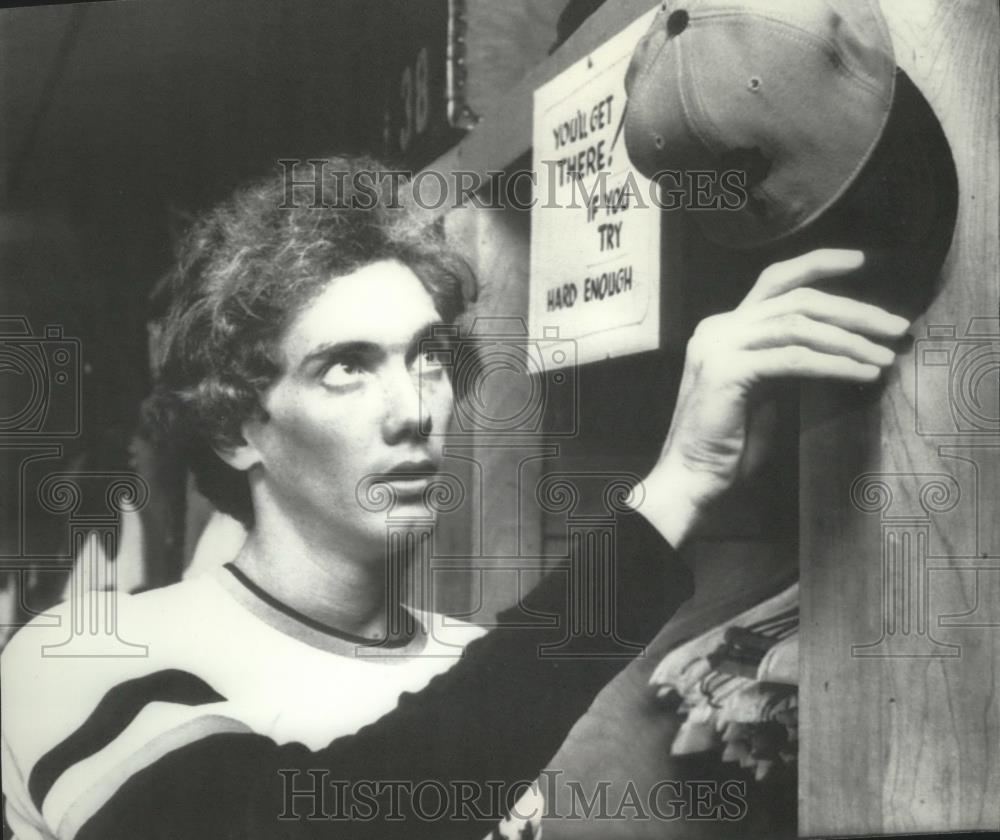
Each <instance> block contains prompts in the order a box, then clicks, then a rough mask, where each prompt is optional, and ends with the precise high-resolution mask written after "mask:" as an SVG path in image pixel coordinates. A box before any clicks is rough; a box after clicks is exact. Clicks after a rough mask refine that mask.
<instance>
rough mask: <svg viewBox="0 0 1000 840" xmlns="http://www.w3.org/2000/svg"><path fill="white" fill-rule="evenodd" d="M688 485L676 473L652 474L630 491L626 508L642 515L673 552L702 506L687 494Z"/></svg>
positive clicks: (695, 521)
mask: <svg viewBox="0 0 1000 840" xmlns="http://www.w3.org/2000/svg"><path fill="white" fill-rule="evenodd" d="M688 485H689V482H688V481H685V480H684V479H683V477H681V476H679V475H676V474H669V473H665V474H658V473H657V472H656V471H654V472H653V473H651V474H650V475H649V477H647V478H646V479H645V480H644V481H642V482H641V483H640V484H638V485H637V486H636V487H635V488H633V490H632V494H631V496H630V498H629V500H628V504H629V507H631V508H632V509H633V510H635V511H637V512H638V513H640V514H642V516H644V517H645V518H646V520H647V521H648V522H649V523H650V524H651V525H652V526H653V527H654V528H656V530H657V531H659V532H660V534H661V535H662V536H663V538H664V539H665V540H666V541H667V542H668V543H670V545H671V546H673V547H674V548H675V549H677V548H680V547H681V545H682V544H683V543H684V542H685V541H686V540H687V539H688V537H689V536H690V534H691V532H692V530H693V529H694V527H695V525H696V524H697V522H698V520H699V519H700V517H701V510H702V506H701V505H699V504H697V503H696V502H695V500H694V498H693V497H692V495H691V494H690V492H689V487H688Z"/></svg>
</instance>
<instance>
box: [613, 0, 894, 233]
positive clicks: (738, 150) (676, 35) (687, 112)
mask: <svg viewBox="0 0 1000 840" xmlns="http://www.w3.org/2000/svg"><path fill="white" fill-rule="evenodd" d="M895 83H896V64H895V59H894V57H893V50H892V41H891V38H890V35H889V30H888V26H887V25H886V22H885V18H884V17H883V16H882V12H881V9H880V8H879V6H878V2H877V0H743V2H739V1H738V0H735V1H734V0H728V2H727V0H666V2H664V3H662V4H661V6H660V9H659V11H658V13H657V15H656V17H655V19H654V20H653V23H652V26H651V27H650V29H649V31H648V32H647V33H646V34H645V36H644V37H643V38H642V40H641V41H640V43H639V44H638V46H637V48H636V50H635V52H634V53H633V56H632V59H631V63H630V65H629V68H628V71H627V74H626V79H625V89H626V93H627V95H628V108H627V112H626V115H625V126H624V136H625V143H626V147H627V149H628V153H629V157H630V158H631V160H632V163H633V165H634V166H635V167H636V169H637V170H638V171H640V172H641V173H642V174H643V175H645V176H647V177H650V178H653V179H654V180H655V179H656V178H657V177H658V174H659V173H663V172H665V171H671V172H677V171H680V172H681V173H682V174H683V173H688V174H690V173H692V172H698V171H701V172H712V173H719V174H721V173H722V172H725V171H729V170H737V171H742V172H743V173H744V176H743V177H745V187H746V190H747V193H748V200H747V201H746V203H745V204H744V205H743V206H742V207H740V208H739V209H718V210H716V209H706V210H699V211H698V212H697V213H696V214H695V215H696V216H697V220H698V222H699V224H700V227H701V229H702V231H703V233H704V234H705V236H706V237H707V238H708V239H709V240H712V241H714V242H716V243H719V244H722V245H726V246H728V247H730V248H738V249H745V248H754V247H757V246H760V245H764V244H767V243H771V242H775V241H776V240H780V239H782V238H784V237H787V236H789V235H791V234H794V233H796V232H797V231H800V230H801V229H803V228H804V227H806V226H807V225H809V224H810V223H811V222H812V221H813V220H814V219H816V218H817V217H819V216H820V215H821V214H823V212H824V211H825V210H826V209H827V208H829V207H830V206H831V205H833V204H834V203H835V202H837V200H838V199H839V198H840V197H841V196H842V195H843V194H844V193H845V192H846V191H847V190H848V188H849V187H850V186H851V184H852V183H853V182H854V180H855V179H856V178H857V177H858V175H859V174H860V173H861V172H862V170H863V169H864V168H865V165H866V163H867V162H868V160H869V159H870V158H871V156H872V154H873V152H874V151H875V149H876V147H877V146H878V144H879V141H880V139H881V138H882V135H883V132H884V130H885V127H886V123H887V121H888V119H889V115H890V112H891V109H892V105H893V97H894V90H895ZM715 183H716V184H718V183H719V179H716V181H715Z"/></svg>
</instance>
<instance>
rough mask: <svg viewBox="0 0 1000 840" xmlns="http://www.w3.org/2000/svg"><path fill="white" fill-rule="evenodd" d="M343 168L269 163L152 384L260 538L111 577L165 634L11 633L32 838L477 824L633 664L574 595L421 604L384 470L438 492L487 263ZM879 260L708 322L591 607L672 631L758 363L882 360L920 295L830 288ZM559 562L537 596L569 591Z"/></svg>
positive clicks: (201, 237)
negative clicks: (685, 547)
mask: <svg viewBox="0 0 1000 840" xmlns="http://www.w3.org/2000/svg"><path fill="white" fill-rule="evenodd" d="M329 169H330V170H331V171H332V170H335V169H336V170H341V171H344V172H346V173H348V174H347V177H346V178H345V179H343V181H339V182H338V183H340V184H346V185H348V186H347V188H346V189H347V192H346V193H345V194H343V195H341V196H339V197H338V198H339V199H340V201H338V202H331V203H337V204H343V205H347V207H344V208H343V209H339V208H337V207H331V208H327V209H313V207H312V205H311V202H306V201H303V202H301V203H297V204H296V202H292V204H293V205H296V206H293V207H292V208H291V209H283V206H284V207H286V208H287V206H288V202H287V201H286V200H285V196H284V185H283V184H282V183H281V181H280V180H278V179H274V180H272V181H269V182H265V183H262V184H260V185H257V186H254V187H252V188H249V189H247V190H242V191H240V192H239V193H237V194H236V196H235V197H234V198H233V199H231V200H230V201H229V202H227V203H226V204H224V205H222V206H221V207H220V208H218V209H216V210H215V211H213V212H212V213H210V214H209V215H208V216H207V217H206V218H205V219H204V220H203V221H202V222H201V223H200V224H199V225H198V226H197V227H196V228H195V230H194V231H193V233H192V234H191V236H190V237H189V238H188V240H187V243H186V245H185V248H184V250H183V252H182V254H181V259H180V261H179V267H178V270H177V273H176V277H175V289H174V304H173V307H172V309H171V311H170V313H169V315H168V316H167V319H166V323H165V326H164V337H163V354H162V358H161V359H160V363H159V372H160V380H159V383H158V385H157V390H156V394H155V396H154V399H153V401H152V405H153V407H154V409H155V414H156V415H157V416H158V418H159V421H160V423H161V425H162V426H163V427H164V428H166V429H167V430H168V432H169V433H170V434H172V435H178V434H180V435H182V436H183V437H184V439H185V441H186V444H187V449H188V451H189V453H190V456H191V459H192V463H193V465H194V468H195V470H196V472H197V474H198V478H199V480H200V482H201V486H202V488H203V489H204V491H205V492H206V494H207V495H209V497H210V498H211V499H212V500H213V501H214V503H215V504H216V505H217V506H218V507H219V508H220V509H221V510H224V511H227V512H229V513H231V514H233V515H234V516H236V517H237V518H239V519H240V520H241V521H242V522H243V523H244V524H245V525H246V526H247V528H248V533H249V537H248V539H247V542H246V544H245V545H244V547H243V549H242V551H241V552H240V554H239V555H238V557H237V558H236V560H235V561H234V562H233V563H231V564H228V565H227V566H226V567H224V568H220V569H218V570H216V571H214V572H213V573H211V574H208V575H205V576H202V577H198V578H194V579H191V580H187V581H185V582H183V583H180V584H177V585H174V586H171V587H167V588H165V589H160V590H155V591H151V592H147V593H143V594H141V595H136V596H122V597H120V598H119V599H118V603H117V610H118V626H119V628H120V631H121V634H122V635H123V636H125V637H127V638H129V639H130V640H132V641H135V642H137V643H141V644H145V645H148V656H146V657H140V658H104V659H72V658H57V657H53V656H50V655H43V650H42V649H43V647H44V646H45V645H53V644H58V643H59V642H61V641H63V640H64V638H65V632H66V631H65V627H63V628H58V627H57V628H50V627H48V626H43V625H42V624H36V625H29V626H28V627H27V628H25V629H24V630H23V631H22V632H21V633H19V634H18V636H17V637H16V638H15V639H14V641H13V642H12V643H11V644H10V646H9V647H8V649H7V650H6V652H5V653H4V656H3V677H2V686H3V771H4V772H3V784H4V792H5V794H6V796H7V803H8V804H7V818H8V821H9V823H10V825H11V827H12V828H13V830H14V832H15V835H16V836H17V837H18V838H19V840H36V839H37V838H52V837H58V838H60V840H73V838H76V839H77V840H91V838H94V840H97V838H100V840H108V839H109V838H128V840H135V838H163V840H166V838H199V840H202V839H203V838H204V839H205V840H208V838H223V837H225V838H240V840H244V839H246V838H261V840H264V838H267V840H273V838H279V837H294V838H300V837H324V838H334V837H351V838H365V837H375V838H383V840H385V838H392V837H407V838H411V837H418V836H419V837H423V836H428V837H435V838H442V837H464V838H475V837H481V836H483V835H484V834H485V833H486V832H487V831H489V830H490V827H491V826H493V825H495V824H496V821H497V820H498V819H499V818H500V817H502V816H503V815H504V814H505V813H506V812H507V809H508V807H509V806H510V804H511V801H512V800H513V799H514V798H515V796H516V794H517V793H518V792H519V790H520V789H521V788H519V787H518V784H519V783H524V782H529V781H530V780H532V779H533V778H535V777H536V775H537V774H538V773H539V771H540V770H541V769H543V768H544V766H545V762H546V760H547V759H548V758H550V757H551V755H552V754H553V753H554V752H555V750H556V749H557V748H558V746H559V744H560V743H561V741H562V740H563V738H564V737H565V735H566V734H567V732H568V731H569V729H570V727H571V726H572V725H573V723H574V722H575V721H576V720H577V718H578V717H579V716H580V715H581V714H582V713H583V712H584V711H585V710H586V709H587V707H588V705H589V704H590V702H591V700H592V699H593V697H594V696H595V694H596V693H597V692H598V691H599V690H600V688H601V687H602V686H603V685H605V684H606V683H607V682H608V680H609V679H610V678H611V677H612V676H613V675H614V674H615V673H616V672H617V671H618V670H619V669H620V668H621V667H622V666H623V665H624V662H623V660H622V659H621V657H620V656H619V657H601V656H595V655H593V654H594V651H593V649H592V647H590V648H587V649H586V651H585V652H586V653H587V654H588V655H586V656H577V657H574V656H572V654H573V653H574V651H575V649H576V652H583V651H584V648H585V647H586V645H585V642H587V641H588V640H585V639H583V638H580V639H576V638H574V637H573V636H572V635H571V634H568V631H567V628H566V627H565V626H563V625H561V624H560V623H559V621H558V620H556V621H554V622H548V623H545V624H541V625H539V626H536V627H531V628H525V627H523V626H504V625H505V618H506V619H508V621H510V620H512V619H513V614H510V615H505V614H502V615H501V616H500V626H499V627H497V628H496V629H493V630H491V631H490V632H484V631H483V630H482V629H480V628H475V627H472V626H468V625H462V624H461V623H459V622H454V621H449V622H448V623H447V626H446V625H445V623H444V622H443V621H442V620H441V617H440V616H436V615H434V614H432V613H430V612H427V611H424V610H420V609H417V608H407V609H405V610H404V611H402V612H401V611H400V603H399V602H400V599H401V598H404V597H405V594H404V593H400V592H399V591H398V590H397V589H396V588H395V579H394V577H393V575H392V574H391V573H389V572H387V569H390V568H392V567H391V564H389V563H387V549H386V518H385V513H384V512H379V511H375V510H372V509H371V508H372V507H373V506H372V505H368V504H364V502H365V497H364V494H365V491H364V490H363V488H371V487H373V486H378V487H380V488H381V489H382V490H383V491H384V492H386V493H388V494H390V495H391V497H392V499H393V502H394V505H395V507H394V509H393V510H394V512H402V514H403V515H406V514H407V512H408V511H411V512H413V513H421V512H423V511H425V510H426V501H425V498H426V491H427V490H428V488H429V487H430V486H431V484H432V482H433V476H434V474H435V472H436V471H437V470H438V469H439V467H440V464H441V454H442V453H441V441H442V438H441V436H440V435H438V434H428V432H429V431H437V432H440V431H441V430H442V429H444V428H445V426H446V424H447V422H448V418H449V415H450V413H451V410H452V405H453V401H454V399H455V398H456V395H455V394H454V391H453V383H452V382H451V380H450V378H449V373H448V371H447V370H446V368H445V366H444V365H443V364H442V361H441V359H440V358H439V357H437V356H436V355H434V354H428V353H422V344H421V339H422V338H424V337H426V336H427V335H428V334H429V333H430V332H431V331H432V329H433V327H434V326H435V325H438V324H441V323H445V324H448V323H451V322H452V321H453V320H454V319H455V318H456V317H457V315H458V314H459V313H460V312H461V310H462V305H463V303H462V296H461V292H460V290H461V288H462V280H463V272H464V269H463V267H462V264H461V262H460V261H459V260H458V259H456V258H455V257H454V255H452V254H451V253H450V252H449V251H448V250H447V248H446V247H445V246H444V244H443V243H442V242H440V241H439V240H438V239H437V238H435V237H434V236H433V235H432V234H431V232H430V231H428V230H426V229H423V228H420V227H417V226H416V225H415V223H414V222H413V220H412V219H410V218H409V217H408V215H407V214H406V212H405V211H403V210H395V209H392V208H391V207H390V206H388V202H387V201H386V200H385V199H386V197H385V196H384V195H383V196H380V200H379V201H378V202H376V203H375V204H374V206H372V207H370V208H368V209H364V208H363V207H353V208H352V207H350V205H351V204H352V201H351V199H352V197H353V196H352V194H351V193H350V186H349V185H350V184H351V183H353V182H354V181H355V177H354V176H355V175H356V174H357V173H358V172H361V171H363V170H372V171H375V170H376V166H375V164H374V163H373V162H371V161H366V160H358V159H346V158H345V159H337V160H333V161H331V162H330V164H329ZM358 203H359V204H361V203H362V202H358ZM863 259H864V258H863V255H862V254H860V253H859V252H854V251H816V252H813V253H809V254H807V255H805V256H803V257H801V258H798V259H794V260H791V261H789V262H785V263H781V264H777V265H774V266H772V267H771V268H769V269H768V270H767V271H765V272H764V274H763V275H762V276H761V277H760V279H759V281H758V282H757V284H756V285H755V287H754V288H753V290H752V291H751V293H750V294H749V295H748V296H747V298H746V300H745V301H744V302H743V304H742V305H741V306H740V307H739V308H738V309H736V310H735V311H733V312H729V313H725V314H721V315H717V316H714V317H712V318H709V319H708V320H707V321H705V322H704V323H703V324H702V325H701V326H700V327H699V329H698V330H697V332H696V333H695V335H694V337H693V338H692V340H691V342H690V344H689V347H688V354H687V360H686V363H685V371H684V375H683V382H682V385H681V389H680V394H679V397H678V400H677V406H676V411H675V415H674V419H673V423H672V426H671V429H670V433H669V435H668V437H667V439H666V441H665V443H664V446H663V450H662V454H661V457H660V459H659V461H658V463H657V464H656V466H655V467H654V468H653V469H652V471H651V472H650V473H649V475H648V476H647V478H646V480H645V481H644V482H643V483H642V486H641V487H640V488H637V489H636V490H635V491H634V492H633V494H632V496H631V499H630V505H631V507H632V508H633V509H634V510H632V511H629V510H627V509H626V508H625V506H624V505H622V514H621V516H620V517H619V523H618V531H617V533H618V542H617V545H616V546H615V560H616V562H615V565H616V585H615V587H614V589H613V598H611V600H610V601H609V602H607V603H604V606H603V607H602V609H603V610H609V611H610V613H608V614H606V615H604V616H598V617H597V619H598V620H608V621H610V622H611V623H612V624H613V626H614V627H615V628H616V632H617V635H618V638H620V639H624V640H627V641H629V642H634V643H638V644H643V643H645V642H647V641H649V640H650V639H651V638H652V637H653V635H654V634H655V633H656V632H657V631H658V630H659V629H660V628H661V626H662V625H663V623H664V622H665V621H666V620H667V619H668V618H669V617H670V615H671V613H672V612H673V610H674V609H675V608H676V607H677V606H678V605H679V604H680V603H681V602H682V601H683V600H684V599H685V598H686V597H687V596H688V594H689V592H690V587H691V583H690V576H689V573H688V572H687V570H686V569H685V568H684V567H683V565H682V564H681V563H680V562H679V561H678V559H677V558H676V555H675V549H676V548H677V547H679V546H680V545H681V544H682V543H683V542H684V540H685V538H686V537H687V536H688V534H689V533H690V531H691V529H692V528H693V527H694V526H695V525H696V524H697V522H698V520H699V517H700V516H701V514H702V511H704V510H705V508H706V506H707V505H708V504H710V503H711V502H712V500H714V499H716V498H717V497H718V496H719V494H721V493H722V492H724V491H725V490H726V489H727V488H729V487H730V486H731V485H732V484H733V483H734V482H735V481H737V480H738V477H739V474H740V472H741V470H742V469H743V468H744V467H745V466H746V465H745V461H746V458H745V453H746V451H747V447H748V441H747V428H748V413H749V411H750V406H751V405H752V403H753V400H754V397H755V394H756V392H757V389H758V387H759V386H760V385H761V384H762V383H765V382H767V381H769V380H773V379H775V378H779V377H788V376H795V377H806V378H816V377H822V378H830V379H837V380H842V381H848V382H857V383H871V382H875V381H876V380H877V379H878V378H879V376H880V373H881V371H882V370H883V369H884V368H886V367H887V366H889V365H891V364H892V361H893V358H894V356H893V352H892V350H890V349H889V348H888V347H887V346H885V345H886V343H887V342H891V341H893V340H895V339H897V338H899V337H900V336H901V335H902V334H903V333H904V332H905V330H906V329H907V326H908V324H907V322H906V321H905V320H903V319H901V318H898V317H896V316H894V315H891V314H889V313H888V312H885V311H883V310H881V309H879V308H876V307H874V306H871V305H867V304H862V303H858V302H855V301H852V300H850V299H848V298H846V297H839V296H834V295H830V294H827V293H824V292H821V291H818V290H816V289H813V288H808V287H809V286H811V285H813V284H815V283H816V282H819V281H822V280H824V279H825V278H832V277H836V276H840V275H844V274H848V273H850V272H851V271H853V270H855V269H857V268H859V267H860V266H861V264H862V262H863ZM664 398H666V396H665V397H664ZM566 570H567V566H566V565H562V566H560V567H559V571H558V572H556V573H553V574H552V575H550V576H549V577H547V578H546V579H545V580H543V582H542V583H541V584H540V585H539V586H538V587H537V588H536V589H535V590H534V591H532V592H531V593H530V594H528V595H527V596H526V597H525V598H524V601H523V607H524V608H525V609H526V610H528V611H530V612H534V613H536V614H539V615H550V616H555V617H556V618H557V619H558V617H559V616H561V615H563V614H564V613H565V610H566V602H567V592H568V589H567V586H568V585H569V584H568V583H567V579H566V577H567V576H566V574H565V572H566ZM387 593H388V597H387ZM56 612H57V614H59V615H61V616H62V619H63V621H64V622H65V621H66V619H67V613H66V610H65V608H64V609H62V611H60V610H57V611H56ZM399 615H404V616H405V615H410V616H412V617H413V618H414V619H415V620H414V621H409V622H408V621H397V620H395V618H398V617H399ZM518 615H519V616H520V615H522V613H518ZM590 641H592V640H590ZM559 643H562V646H561V648H560V653H561V654H562V655H561V656H559V657H553V656H547V655H545V648H546V646H552V645H554V644H559ZM442 797H443V798H444V800H445V802H444V807H443V808H441V807H439V802H440V800H441V798H442ZM347 818H350V819H349V821H348V819H347ZM529 831H530V830H529ZM525 836H528V835H525Z"/></svg>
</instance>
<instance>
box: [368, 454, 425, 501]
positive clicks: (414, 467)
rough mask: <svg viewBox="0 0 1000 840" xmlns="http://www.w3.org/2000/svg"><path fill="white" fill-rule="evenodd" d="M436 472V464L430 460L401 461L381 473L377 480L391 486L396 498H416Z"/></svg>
mask: <svg viewBox="0 0 1000 840" xmlns="http://www.w3.org/2000/svg"><path fill="white" fill-rule="evenodd" d="M437 471H438V464H437V463H435V462H434V461H431V460H430V459H426V460H421V461H403V462H402V463H399V464H396V466H394V467H393V468H392V469H390V470H388V471H386V472H385V473H383V474H382V475H381V476H380V477H379V480H381V481H385V482H386V483H387V484H390V485H392V487H393V489H394V490H395V491H396V493H397V495H398V496H418V495H421V494H422V493H423V492H424V490H426V489H427V487H428V485H429V484H430V483H431V480H432V479H433V478H434V476H435V474H436V473H437Z"/></svg>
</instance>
